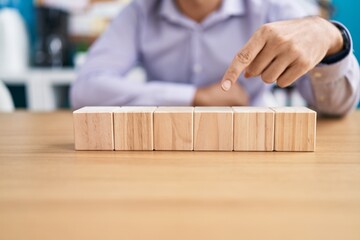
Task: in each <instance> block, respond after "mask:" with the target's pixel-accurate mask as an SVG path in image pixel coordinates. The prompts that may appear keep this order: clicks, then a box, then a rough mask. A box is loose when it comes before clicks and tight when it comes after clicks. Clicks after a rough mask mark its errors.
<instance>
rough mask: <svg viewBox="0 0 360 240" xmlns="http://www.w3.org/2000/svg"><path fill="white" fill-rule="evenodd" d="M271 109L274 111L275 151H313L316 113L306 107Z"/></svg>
mask: <svg viewBox="0 0 360 240" xmlns="http://www.w3.org/2000/svg"><path fill="white" fill-rule="evenodd" d="M273 109H274V111H275V151H290V152H291V151H294V152H298V151H299V152H313V151H315V145H316V112H315V111H313V110H311V109H308V108H306V107H281V108H273Z"/></svg>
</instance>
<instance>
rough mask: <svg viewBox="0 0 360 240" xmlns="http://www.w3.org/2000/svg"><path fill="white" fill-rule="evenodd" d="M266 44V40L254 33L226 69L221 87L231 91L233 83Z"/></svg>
mask: <svg viewBox="0 0 360 240" xmlns="http://www.w3.org/2000/svg"><path fill="white" fill-rule="evenodd" d="M264 46H265V41H264V40H263V39H262V37H261V36H258V34H256V33H255V34H254V35H253V36H252V37H251V38H250V40H249V41H248V42H247V43H246V44H245V46H244V47H243V48H242V49H241V50H240V51H239V52H238V53H237V54H236V55H235V57H234V59H233V60H232V62H231V64H230V66H229V68H228V69H227V70H226V72H225V74H224V76H223V78H222V80H221V87H222V89H223V90H224V91H229V90H230V88H231V86H232V84H234V83H236V81H237V79H238V78H239V76H240V74H241V73H242V72H243V71H244V70H245V68H246V67H248V66H249V65H250V64H251V63H252V62H253V61H254V59H255V58H256V56H257V55H258V54H259V53H260V52H261V50H262V49H263V48H264Z"/></svg>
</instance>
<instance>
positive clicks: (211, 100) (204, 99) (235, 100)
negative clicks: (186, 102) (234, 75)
mask: <svg viewBox="0 0 360 240" xmlns="http://www.w3.org/2000/svg"><path fill="white" fill-rule="evenodd" d="M193 105H194V106H247V105H249V96H248V94H247V93H246V91H245V90H244V89H243V88H242V87H241V86H240V84H238V83H235V84H234V85H233V87H232V88H231V89H230V90H229V91H228V92H224V91H223V90H221V86H220V83H215V84H212V85H210V86H208V87H204V88H199V89H197V91H196V93H195V97H194V102H193Z"/></svg>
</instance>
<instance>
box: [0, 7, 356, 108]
mask: <svg viewBox="0 0 360 240" xmlns="http://www.w3.org/2000/svg"><path fill="white" fill-rule="evenodd" d="M130 1H131V0H34V1H33V0H0V81H2V82H4V83H5V85H6V87H7V89H9V90H10V94H11V97H12V99H13V102H14V106H15V107H16V108H20V109H28V110H32V111H52V110H56V109H62V108H69V107H70V103H69V95H68V91H69V86H70V84H71V82H72V81H74V80H75V78H76V69H77V68H78V67H79V66H81V64H82V63H83V62H84V59H85V57H86V51H87V49H88V48H89V46H91V44H92V43H93V42H94V41H95V40H96V38H97V37H98V36H99V35H100V34H101V33H102V32H103V31H104V30H105V29H106V27H107V25H108V23H109V22H110V21H111V20H112V19H113V18H114V17H115V16H116V15H117V14H118V12H119V11H121V9H122V8H123V7H124V6H126V5H127V4H129V2H130ZM301 1H303V2H304V4H303V5H304V7H311V5H313V4H317V3H315V2H316V0H301ZM332 4H333V11H332V9H331V8H329V2H328V1H327V0H323V1H321V0H320V5H321V6H323V11H322V14H323V15H327V14H328V13H329V12H328V10H330V12H331V18H332V19H335V20H339V21H341V22H343V23H345V25H346V26H347V27H348V28H349V29H350V31H351V32H352V36H353V39H354V46H355V53H356V54H357V57H358V58H359V59H360V53H359V52H360V28H359V27H358V26H356V25H357V24H359V23H360V15H359V14H358V13H357V11H358V10H360V2H359V1H350V0H333V2H332ZM130 74H131V78H134V79H136V80H141V79H142V78H144V74H143V73H142V71H141V70H139V69H135V70H134V71H133V72H132V73H130ZM0 88H1V86H0ZM284 92H286V91H284ZM0 95H2V96H4V93H1V92H0ZM281 96H282V95H281V94H280V95H279V99H280V100H281ZM284 96H285V98H286V93H285V95H284ZM285 98H284V101H285V102H286V101H288V100H286V99H285ZM0 101H1V96H0ZM294 101H301V100H296V99H295V100H294ZM284 104H286V103H284Z"/></svg>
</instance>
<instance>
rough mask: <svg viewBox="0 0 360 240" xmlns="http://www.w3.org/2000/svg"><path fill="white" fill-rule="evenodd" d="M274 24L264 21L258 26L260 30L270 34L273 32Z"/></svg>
mask: <svg viewBox="0 0 360 240" xmlns="http://www.w3.org/2000/svg"><path fill="white" fill-rule="evenodd" d="M274 30H275V29H274V26H273V25H272V24H271V23H266V24H264V25H262V26H261V27H260V32H261V33H265V34H270V33H273V32H274Z"/></svg>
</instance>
